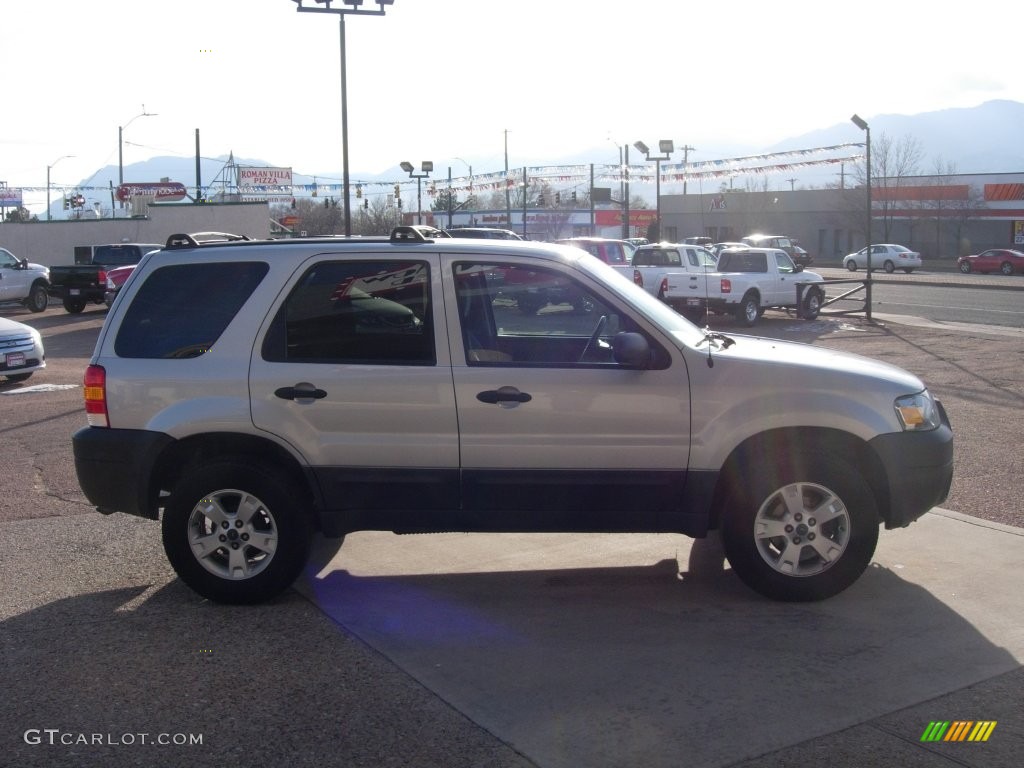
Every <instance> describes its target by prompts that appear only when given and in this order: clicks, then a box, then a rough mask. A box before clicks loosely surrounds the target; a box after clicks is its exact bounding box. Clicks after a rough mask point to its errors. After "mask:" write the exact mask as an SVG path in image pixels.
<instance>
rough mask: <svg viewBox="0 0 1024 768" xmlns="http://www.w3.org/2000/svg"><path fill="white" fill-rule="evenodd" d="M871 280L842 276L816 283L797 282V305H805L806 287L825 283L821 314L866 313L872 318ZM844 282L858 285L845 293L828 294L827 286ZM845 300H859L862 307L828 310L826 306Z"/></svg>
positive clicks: (865, 314)
mask: <svg viewBox="0 0 1024 768" xmlns="http://www.w3.org/2000/svg"><path fill="white" fill-rule="evenodd" d="M871 282H872V281H870V280H866V279H864V280H858V279H855V278H842V279H827V278H826V279H825V281H824V283H817V282H815V283H811V282H804V283H797V284H796V305H797V306H798V307H803V305H804V292H805V291H806V289H807V288H808V287H809V286H821V285H823V284H824V285H825V286H826V294H825V298H824V299H823V300H822V302H821V310H820V311H819V314H821V315H830V316H831V315H835V316H842V315H864V316H865V317H867V318H868V319H869V320H870V319H871V290H870V288H871V286H870V283H871ZM842 284H847V285H856V286H857V287H856V288H853V289H851V290H849V291H846V292H845V293H841V294H839V295H838V296H831V297H830V296H829V295H828V293H827V290H828V289H827V286H830V285H842ZM862 291H863V295H861V296H856V294H859V293H861V292H862ZM843 301H846V302H859V303H860V307H859V308H858V309H833V310H827V309H826V307H830V306H832V305H834V304H836V303H837V302H843Z"/></svg>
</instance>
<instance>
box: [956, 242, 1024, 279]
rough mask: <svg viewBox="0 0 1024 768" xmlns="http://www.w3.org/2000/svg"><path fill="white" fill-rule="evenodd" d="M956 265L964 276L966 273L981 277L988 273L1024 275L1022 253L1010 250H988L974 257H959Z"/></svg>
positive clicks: (1023, 255)
mask: <svg viewBox="0 0 1024 768" xmlns="http://www.w3.org/2000/svg"><path fill="white" fill-rule="evenodd" d="M956 263H957V266H959V267H960V271H961V272H963V273H964V274H965V275H966V274H967V273H968V272H981V274H983V275H987V274H988V273H989V272H1002V273H1003V274H1004V275H1012V274H1013V273H1014V272H1021V273H1024V253H1022V252H1021V251H1014V250H1012V249H1010V248H989V249H988V250H987V251H982V252H981V253H979V254H977V255H976V256H961V257H960V258H959V259H957V260H956Z"/></svg>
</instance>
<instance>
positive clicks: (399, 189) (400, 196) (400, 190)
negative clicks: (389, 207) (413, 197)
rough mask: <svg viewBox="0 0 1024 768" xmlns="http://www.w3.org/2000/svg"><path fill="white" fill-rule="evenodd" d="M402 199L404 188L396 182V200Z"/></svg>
mask: <svg viewBox="0 0 1024 768" xmlns="http://www.w3.org/2000/svg"><path fill="white" fill-rule="evenodd" d="M401 199H402V188H401V187H399V186H398V185H397V184H395V200H401Z"/></svg>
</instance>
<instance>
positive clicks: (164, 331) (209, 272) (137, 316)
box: [114, 262, 268, 359]
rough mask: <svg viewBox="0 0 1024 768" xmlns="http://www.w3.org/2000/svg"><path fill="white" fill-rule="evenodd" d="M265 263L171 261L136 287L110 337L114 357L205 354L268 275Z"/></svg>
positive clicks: (163, 357) (160, 356)
mask: <svg viewBox="0 0 1024 768" xmlns="http://www.w3.org/2000/svg"><path fill="white" fill-rule="evenodd" d="M267 269H268V267H267V265H266V264H265V263H263V262H225V263H216V264H172V265H169V266H166V267H160V268H159V269H156V270H154V271H153V272H152V273H151V274H150V275H149V276H148V277H147V278H146V280H145V282H144V283H143V284H142V285H141V286H139V289H138V291H137V292H136V293H135V295H134V296H133V297H132V300H131V305H130V306H129V307H128V309H127V310H126V311H125V314H124V317H123V319H122V320H121V325H120V327H119V328H118V331H117V338H116V339H115V341H114V352H115V353H116V354H117V356H118V357H127V358H147V359H169V358H186V357H199V356H200V355H202V354H205V353H206V352H208V351H209V350H210V349H211V348H212V347H213V345H214V344H215V343H216V342H217V339H219V338H220V335H221V334H222V333H223V332H224V329H225V328H227V327H228V324H229V323H230V322H231V321H232V320H233V319H234V317H235V315H236V314H238V310H239V309H241V308H242V305H243V304H245V302H246V300H248V298H249V297H250V296H251V295H252V292H253V291H254V290H256V286H258V285H259V284H260V281H261V280H263V277H264V276H265V275H266V274H267Z"/></svg>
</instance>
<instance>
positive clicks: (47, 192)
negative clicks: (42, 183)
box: [46, 155, 74, 221]
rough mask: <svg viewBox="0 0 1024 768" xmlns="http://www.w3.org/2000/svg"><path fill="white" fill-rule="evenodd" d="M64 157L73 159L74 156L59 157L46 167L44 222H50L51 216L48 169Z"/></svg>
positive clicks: (64, 156)
mask: <svg viewBox="0 0 1024 768" xmlns="http://www.w3.org/2000/svg"><path fill="white" fill-rule="evenodd" d="M66 157H74V155H61V156H60V157H58V158H57V159H56V160H54V161H53V162H52V163H50V164H49V165H48V166H46V220H47V221H50V220H51V219H52V218H53V216H52V215H51V214H50V169H51V168H53V166H55V165H56V164H57V163H59V162H60V161H61V160H63V159H64V158H66ZM65 218H66V217H65Z"/></svg>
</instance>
